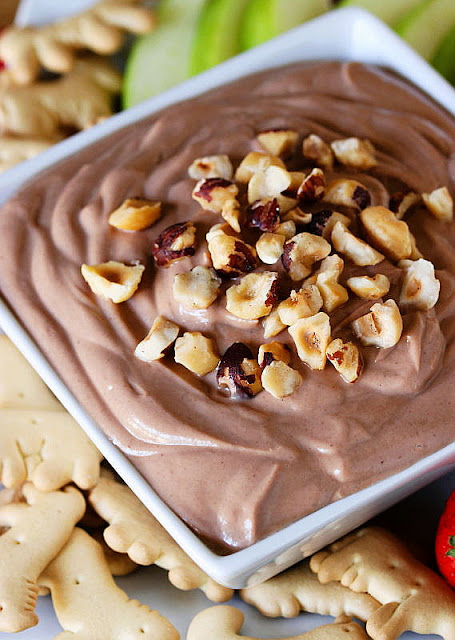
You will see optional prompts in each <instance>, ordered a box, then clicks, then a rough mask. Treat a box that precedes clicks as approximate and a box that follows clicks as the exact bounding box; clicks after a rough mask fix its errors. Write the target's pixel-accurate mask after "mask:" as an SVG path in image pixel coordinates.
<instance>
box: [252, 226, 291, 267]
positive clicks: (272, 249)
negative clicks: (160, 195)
mask: <svg viewBox="0 0 455 640" xmlns="http://www.w3.org/2000/svg"><path fill="white" fill-rule="evenodd" d="M285 240H286V238H285V236H283V235H281V234H280V233H263V234H262V235H261V237H260V238H259V240H258V241H257V242H256V251H257V254H258V257H259V260H261V262H264V263H265V264H275V262H277V261H278V260H279V259H280V258H281V254H282V253H283V247H284V243H285Z"/></svg>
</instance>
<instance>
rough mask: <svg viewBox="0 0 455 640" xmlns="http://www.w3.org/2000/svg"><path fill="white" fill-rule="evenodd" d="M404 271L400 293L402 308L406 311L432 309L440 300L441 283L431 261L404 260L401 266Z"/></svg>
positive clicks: (400, 263)
mask: <svg viewBox="0 0 455 640" xmlns="http://www.w3.org/2000/svg"><path fill="white" fill-rule="evenodd" d="M398 266H400V267H401V268H402V269H403V270H404V277H403V282H402V285H401V292H400V301H399V304H400V307H401V308H402V309H403V310H404V311H409V310H414V309H419V310H423V311H426V310H428V309H432V308H433V307H434V306H435V304H436V303H437V301H438V299H439V291H440V289H441V283H440V282H439V280H438V279H437V278H436V276H435V273H434V265H433V263H431V262H430V261H429V260H423V259H420V260H414V261H413V260H402V261H401V262H399V265H398Z"/></svg>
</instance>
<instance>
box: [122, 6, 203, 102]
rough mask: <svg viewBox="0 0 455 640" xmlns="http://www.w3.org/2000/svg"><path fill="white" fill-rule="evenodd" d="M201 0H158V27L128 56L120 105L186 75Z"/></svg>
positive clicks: (178, 80)
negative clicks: (159, 0)
mask: <svg viewBox="0 0 455 640" xmlns="http://www.w3.org/2000/svg"><path fill="white" fill-rule="evenodd" d="M203 3H204V0H162V2H161V3H160V5H159V8H158V16H157V18H158V26H157V28H156V29H155V31H152V33H150V34H148V35H146V36H142V37H141V38H138V39H137V40H136V42H135V44H134V45H133V48H132V50H131V53H130V55H129V56H128V60H127V64H126V69H125V75H124V82H123V104H124V107H125V108H127V107H131V106H132V105H134V104H137V103H138V102H141V101H142V100H145V99H146V98H149V97H150V96H153V95H156V94H157V93H160V92H161V91H164V90H165V89H169V87H172V86H173V85H175V84H177V83H179V82H181V81H182V80H186V78H188V77H189V76H190V66H189V60H190V55H191V49H192V46H193V39H194V34H195V32H196V26H197V23H198V20H199V15H200V11H201V8H202V5H203Z"/></svg>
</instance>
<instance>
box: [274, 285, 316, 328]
mask: <svg viewBox="0 0 455 640" xmlns="http://www.w3.org/2000/svg"><path fill="white" fill-rule="evenodd" d="M321 307H322V297H321V294H320V292H319V289H318V287H316V286H315V285H313V284H308V285H305V286H304V287H302V288H301V289H300V291H298V292H297V291H291V294H290V296H289V298H287V299H286V300H283V302H280V304H279V305H278V307H277V311H278V315H279V316H280V320H281V322H282V323H283V324H285V325H288V326H290V325H293V324H294V323H295V322H297V320H300V318H308V317H309V316H314V314H315V313H317V312H318V311H319V309H320V308H321Z"/></svg>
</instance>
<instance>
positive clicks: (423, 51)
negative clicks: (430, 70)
mask: <svg viewBox="0 0 455 640" xmlns="http://www.w3.org/2000/svg"><path fill="white" fill-rule="evenodd" d="M454 26H455V0H423V2H420V3H419V4H418V5H417V6H416V7H414V8H413V9H411V10H410V11H408V12H407V13H406V14H405V15H404V16H403V18H402V19H401V20H400V21H399V22H398V24H396V25H395V30H396V32H397V33H398V34H399V35H400V36H401V37H402V38H404V40H406V42H408V43H409V44H410V45H411V46H412V47H413V48H414V49H415V50H416V51H417V52H418V53H420V55H421V56H423V57H424V58H425V59H426V60H431V59H432V58H433V57H434V55H435V54H436V51H437V50H438V48H439V47H440V45H441V43H442V42H443V41H444V39H445V38H446V36H447V35H448V33H449V32H450V31H451V29H452V27H454Z"/></svg>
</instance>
